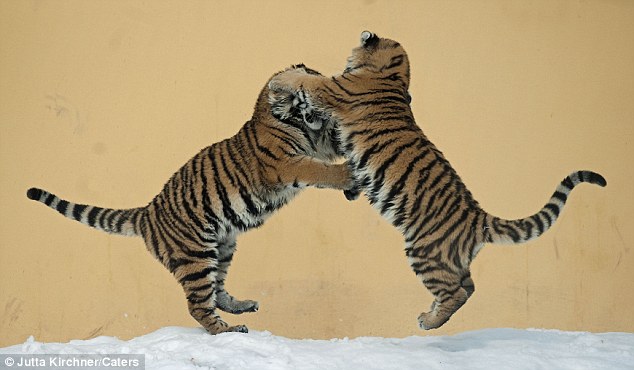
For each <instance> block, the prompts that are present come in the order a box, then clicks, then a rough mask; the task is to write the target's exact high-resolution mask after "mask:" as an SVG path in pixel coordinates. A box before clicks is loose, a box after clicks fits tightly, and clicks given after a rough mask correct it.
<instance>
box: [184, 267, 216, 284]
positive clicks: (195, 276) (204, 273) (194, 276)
mask: <svg viewBox="0 0 634 370" xmlns="http://www.w3.org/2000/svg"><path fill="white" fill-rule="evenodd" d="M214 271H216V268H215V267H213V266H208V267H205V268H204V269H202V270H200V271H197V272H192V273H190V274H187V275H185V276H183V277H181V278H180V279H178V281H179V282H181V283H185V282H188V281H196V280H200V279H203V278H206V277H208V276H209V274H210V273H212V272H214Z"/></svg>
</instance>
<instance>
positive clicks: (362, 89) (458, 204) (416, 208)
mask: <svg viewBox="0 0 634 370" xmlns="http://www.w3.org/2000/svg"><path fill="white" fill-rule="evenodd" d="M409 83H410V69H409V59H408V57H407V54H406V52H405V50H404V49H403V47H402V46H401V45H400V44H399V43H398V42H396V41H393V40H389V39H385V38H379V37H377V36H376V35H375V34H373V33H371V32H368V31H364V32H363V33H362V34H361V45H360V46H359V47H357V48H355V49H353V50H352V55H351V56H350V57H349V58H348V64H347V66H346V68H345V70H344V71H343V73H342V74H340V75H337V76H333V77H324V76H316V75H305V74H299V73H297V72H295V71H287V72H285V73H282V74H280V75H278V76H276V77H274V78H273V79H272V80H271V82H270V84H269V87H270V88H271V91H273V92H275V93H276V94H282V93H291V94H295V95H296V96H297V97H298V99H299V100H301V101H300V103H301V104H303V106H310V107H312V109H313V110H315V111H317V112H320V114H322V115H325V116H332V117H333V118H334V119H335V120H337V121H338V128H339V133H340V137H341V144H342V148H343V151H344V156H345V157H346V158H347V160H348V163H349V165H350V167H351V170H352V172H353V174H354V176H355V179H356V182H357V184H358V188H359V189H358V190H362V191H364V192H365V194H366V196H367V198H368V199H369V201H370V203H371V204H372V205H373V206H374V208H376V209H377V210H378V211H379V212H380V213H381V215H383V217H385V218H386V219H387V220H389V221H390V222H391V223H392V224H393V225H394V226H395V227H397V228H398V229H399V230H400V231H401V233H402V234H403V236H404V238H405V253H406V255H407V258H408V260H409V262H410V265H411V267H412V269H413V270H414V272H415V273H416V275H417V276H418V277H419V278H420V279H421V280H422V282H423V284H424V285H425V287H427V289H429V291H430V292H431V293H432V294H433V295H434V297H435V299H434V302H433V303H432V305H431V308H430V310H429V311H428V312H423V313H421V315H420V316H419V317H418V322H419V326H420V327H421V328H423V329H432V328H438V327H440V326H441V325H443V324H444V323H445V322H446V321H447V320H449V318H450V317H451V316H452V315H453V313H454V312H456V310H458V309H459V308H460V307H461V306H462V305H463V304H464V303H465V302H466V301H467V299H468V298H469V297H470V296H471V295H472V294H473V292H474V290H475V286H474V283H473V280H472V279H471V274H470V271H469V267H470V264H471V262H472V261H473V259H474V258H475V256H476V255H477V253H478V252H479V251H480V249H481V248H482V246H483V245H484V243H521V242H525V241H528V240H531V239H533V238H536V237H538V236H540V235H542V234H543V233H544V232H545V231H546V230H548V229H549V228H550V227H551V226H552V225H553V223H554V222H555V220H556V219H557V217H558V216H559V214H560V213H561V210H562V209H563V206H564V204H565V203H566V200H567V199H568V195H569V194H570V192H571V191H572V189H573V188H574V187H575V186H576V185H578V184H580V183H582V182H588V183H592V184H597V185H600V186H605V185H606V181H605V179H604V178H603V177H602V176H601V175H599V174H597V173H595V172H591V171H575V172H573V173H572V174H570V175H569V176H567V177H566V178H564V180H563V181H561V183H560V184H559V185H558V186H557V188H556V190H555V192H554V193H553V195H552V196H551V198H550V200H549V201H548V202H547V203H546V205H545V206H544V207H543V208H542V209H541V210H540V211H539V212H537V213H535V214H534V215H532V216H529V217H526V218H523V219H518V220H505V219H501V218H498V217H495V216H493V215H490V214H488V213H487V212H485V211H484V210H482V208H481V207H480V205H479V204H478V202H477V201H476V200H475V199H474V198H473V196H472V195H471V193H470V192H469V190H468V189H467V188H466V186H465V185H464V183H463V182H462V180H461V179H460V177H459V176H458V174H457V173H456V171H455V170H454V169H453V167H452V166H451V165H450V163H449V162H448V161H447V160H446V159H445V157H444V155H443V154H442V153H441V152H440V151H439V150H438V149H437V148H436V146H435V145H434V144H433V143H432V142H431V141H430V140H429V139H428V138H427V137H426V136H425V135H424V133H423V132H422V130H421V129H420V127H418V126H417V125H416V122H415V120H414V116H413V114H412V111H411V108H410V105H409V103H410V100H411V98H410V96H409V93H408V90H409ZM271 102H272V103H276V99H275V96H274V95H272V96H271ZM358 190H355V191H346V194H347V196H348V197H349V198H353V197H355V196H356V195H357V193H358Z"/></svg>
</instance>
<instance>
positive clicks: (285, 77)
mask: <svg viewBox="0 0 634 370" xmlns="http://www.w3.org/2000/svg"><path fill="white" fill-rule="evenodd" d="M305 75H306V71H304V70H303V69H301V68H296V69H287V70H285V71H284V72H281V73H278V74H277V75H275V76H273V78H271V80H270V81H269V90H271V92H288V93H294V92H295V91H296V90H298V87H300V86H297V83H298V81H299V78H300V76H305Z"/></svg>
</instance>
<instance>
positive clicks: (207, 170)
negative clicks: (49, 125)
mask: <svg viewBox="0 0 634 370" xmlns="http://www.w3.org/2000/svg"><path fill="white" fill-rule="evenodd" d="M291 69H293V70H295V71H296V72H298V73H317V72H315V71H313V70H311V69H308V68H306V67H305V66H303V65H298V66H294V67H292V68H291ZM273 95H274V96H276V99H277V101H278V104H274V105H273V106H270V105H269V103H268V97H269V90H268V88H267V87H266V86H265V87H264V88H263V89H262V91H261V92H260V95H259V98H258V100H257V103H256V106H255V111H254V113H253V117H252V118H251V119H250V120H249V121H248V122H247V123H246V124H245V125H244V126H243V127H242V129H240V131H239V132H238V133H237V134H236V135H235V136H233V137H231V138H229V139H226V140H223V141H221V142H219V143H215V144H213V145H211V146H208V147H207V148H204V149H202V150H201V151H200V152H199V153H198V154H196V155H195V156H194V157H193V158H191V159H190V160H189V161H188V162H187V163H185V165H183V167H181V169H180V170H178V171H177V172H176V173H175V174H174V175H173V176H172V177H171V178H170V179H169V181H168V182H167V183H166V184H165V186H164V188H163V190H162V191H161V192H160V193H159V194H158V195H157V196H156V197H155V198H154V199H153V200H152V201H151V202H150V203H149V204H148V205H147V206H145V207H140V208H133V209H126V210H116V209H109V208H100V207H94V206H89V205H82V204H76V203H72V202H68V201H66V200H63V199H60V198H58V197H57V196H55V195H54V194H51V193H49V192H47V191H44V190H41V189H38V188H31V189H29V190H28V192H27V196H28V197H29V198H30V199H33V200H36V201H39V202H42V203H44V204H46V205H47V206H49V207H51V208H52V209H54V210H56V211H58V212H59V213H61V214H62V215H64V216H66V217H68V218H71V219H74V220H76V221H79V222H81V223H83V224H85V225H88V226H91V227H94V228H96V229H99V230H102V231H105V232H108V233H112V234H120V235H128V236H141V237H143V239H144V240H145V244H146V246H147V249H148V251H149V252H150V253H151V254H152V255H153V256H154V257H155V258H156V259H158V260H159V261H160V262H161V263H162V264H163V265H164V266H165V267H166V268H167V269H169V271H171V272H172V274H174V276H175V278H176V279H177V280H178V282H179V283H180V284H181V285H182V287H183V289H184V291H185V295H186V297H187V303H188V306H189V312H190V314H191V315H192V317H194V318H195V319H196V320H197V321H198V322H199V323H200V324H201V325H202V326H203V327H204V328H205V329H206V330H207V331H208V332H209V333H211V334H216V333H221V332H225V331H238V332H246V331H247V328H246V326H244V325H237V326H229V325H227V323H225V322H224V321H223V320H222V319H221V318H220V317H219V316H218V315H217V314H216V308H218V309H220V310H222V311H225V312H230V313H233V314H240V313H243V312H253V311H257V309H258V303H257V302H255V301H252V300H244V301H240V300H237V299H235V298H234V297H232V296H231V295H230V294H229V293H227V291H226V290H225V288H224V283H225V278H226V276H227V270H228V268H229V265H230V264H231V260H232V258H233V253H234V252H235V249H236V237H237V235H238V234H240V233H242V232H245V231H247V230H249V229H252V228H255V227H258V226H260V225H262V223H263V222H264V221H265V220H266V219H267V218H268V217H269V216H271V215H272V214H273V213H274V212H275V211H276V210H278V209H279V208H280V207H282V206H283V205H285V204H286V203H288V202H289V201H290V200H291V199H292V198H293V197H294V196H295V195H297V194H298V193H299V192H300V190H302V189H303V188H305V187H307V186H316V187H322V188H333V189H340V190H344V189H350V188H351V187H352V186H353V184H354V182H353V178H352V176H351V174H350V172H349V170H348V167H347V166H346V165H345V164H334V163H332V162H331V161H332V160H333V159H335V158H336V157H337V156H339V154H340V153H339V151H338V150H339V149H338V147H339V145H338V139H337V133H336V131H335V129H334V126H333V123H332V122H330V121H324V120H321V118H320V117H317V116H313V115H312V114H311V112H310V107H307V106H305V105H303V104H302V103H300V102H298V101H297V100H296V101H295V102H293V101H292V100H293V96H291V95H290V94H273ZM295 106H298V107H299V108H296V107H295ZM272 109H273V110H275V112H276V115H277V116H278V117H279V119H276V118H274V117H273V116H272V114H271V110H272ZM300 109H301V112H300ZM296 117H300V118H296ZM305 120H306V121H309V122H310V123H308V124H307V123H306V122H305Z"/></svg>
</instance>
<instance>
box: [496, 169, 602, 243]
mask: <svg viewBox="0 0 634 370" xmlns="http://www.w3.org/2000/svg"><path fill="white" fill-rule="evenodd" d="M582 182H588V183H591V184H596V185H599V186H601V187H604V186H606V185H607V182H606V181H605V178H603V176H601V175H599V174H598V173H596V172H592V171H577V172H573V173H571V174H570V175H568V176H566V178H565V179H563V180H562V181H561V183H560V184H559V185H558V186H557V189H556V190H555V192H554V193H553V195H552V196H551V197H550V200H549V201H548V203H546V205H545V206H544V207H543V208H542V209H541V210H540V211H539V212H537V213H535V214H534V215H532V216H529V217H526V218H522V219H519V220H504V219H500V218H498V217H495V216H491V215H487V217H486V224H485V230H484V242H487V243H523V242H526V241H529V240H531V239H534V238H537V237H538V236H540V235H542V234H543V233H544V232H546V230H548V229H550V227H551V226H552V225H553V224H554V223H555V221H556V220H557V217H558V216H559V214H560V213H561V210H562V209H563V207H564V205H565V204H566V200H567V199H568V195H569V194H570V192H571V191H572V189H573V188H574V187H575V186H577V185H579V184H580V183H582Z"/></svg>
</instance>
